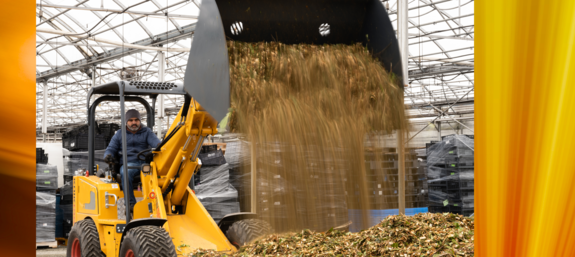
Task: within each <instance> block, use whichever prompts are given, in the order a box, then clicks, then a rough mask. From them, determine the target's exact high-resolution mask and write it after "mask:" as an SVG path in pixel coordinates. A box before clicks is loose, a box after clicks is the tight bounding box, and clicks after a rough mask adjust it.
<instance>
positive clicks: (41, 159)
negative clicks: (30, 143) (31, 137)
mask: <svg viewBox="0 0 575 257" xmlns="http://www.w3.org/2000/svg"><path fill="white" fill-rule="evenodd" d="M36 163H40V164H47V163H48V154H47V153H44V148H41V147H36Z"/></svg>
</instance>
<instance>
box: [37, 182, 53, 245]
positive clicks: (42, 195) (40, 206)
mask: <svg viewBox="0 0 575 257" xmlns="http://www.w3.org/2000/svg"><path fill="white" fill-rule="evenodd" d="M54 241H56V194H55V191H54V193H52V192H49V191H36V243H48V242H54Z"/></svg>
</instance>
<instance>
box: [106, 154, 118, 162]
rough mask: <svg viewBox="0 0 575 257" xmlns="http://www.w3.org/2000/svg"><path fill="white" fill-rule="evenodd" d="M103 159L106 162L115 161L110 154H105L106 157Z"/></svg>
mask: <svg viewBox="0 0 575 257" xmlns="http://www.w3.org/2000/svg"><path fill="white" fill-rule="evenodd" d="M104 161H105V162H106V163H107V164H112V163H115V162H116V159H114V157H113V156H112V155H111V154H108V155H106V158H104Z"/></svg>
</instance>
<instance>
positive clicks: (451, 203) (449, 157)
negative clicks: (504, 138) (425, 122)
mask: <svg viewBox="0 0 575 257" xmlns="http://www.w3.org/2000/svg"><path fill="white" fill-rule="evenodd" d="M427 167H428V169H427V177H428V180H429V212H432V213H436V212H451V213H457V214H461V215H465V216H468V215H471V214H472V213H473V200H474V186H473V182H474V175H473V174H474V172H473V171H474V144H473V138H472V137H469V136H465V135H451V136H446V137H443V138H442V140H441V141H440V142H437V143H432V144H428V145H427Z"/></svg>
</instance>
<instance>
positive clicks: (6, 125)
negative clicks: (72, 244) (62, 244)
mask: <svg viewBox="0 0 575 257" xmlns="http://www.w3.org/2000/svg"><path fill="white" fill-rule="evenodd" d="M0 9H1V10H3V12H2V15H0V31H2V36H1V37H2V38H1V39H0V83H1V86H0V192H2V194H1V197H2V200H1V201H0V202H1V203H2V207H1V209H2V211H0V220H1V221H2V228H1V229H0V231H2V233H0V249H1V250H0V255H1V256H35V255H36V251H35V249H36V248H35V245H36V243H35V242H36V229H35V227H36V207H35V206H36V194H35V191H36V188H35V184H36V182H35V180H36V178H35V177H36V171H35V170H36V157H35V155H36V150H35V147H36V135H35V134H36V132H35V130H36V129H35V128H36V85H35V79H36V78H35V66H36V61H35V52H36V51H35V40H36V27H35V22H36V21H35V1H31V0H25V1H0Z"/></svg>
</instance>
